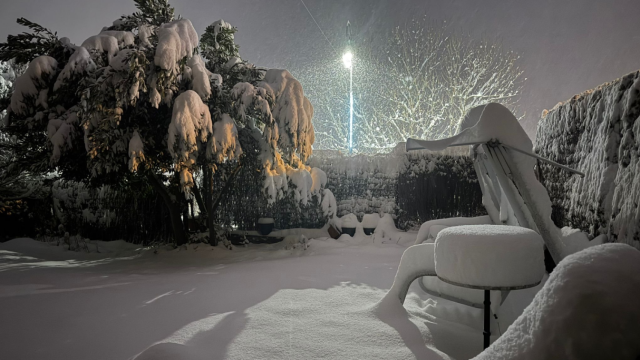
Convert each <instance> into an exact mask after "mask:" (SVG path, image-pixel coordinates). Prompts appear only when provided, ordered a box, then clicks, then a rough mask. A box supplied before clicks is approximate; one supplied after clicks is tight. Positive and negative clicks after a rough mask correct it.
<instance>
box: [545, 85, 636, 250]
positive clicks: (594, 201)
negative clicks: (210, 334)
mask: <svg viewBox="0 0 640 360" xmlns="http://www.w3.org/2000/svg"><path fill="white" fill-rule="evenodd" d="M639 94H640V72H634V73H631V74H629V75H626V76H624V77H622V78H620V79H618V80H615V81H613V82H610V83H607V84H603V85H601V86H599V87H598V88H596V89H594V90H590V91H587V92H584V93H582V94H580V95H576V96H574V97H573V98H572V99H570V100H568V101H566V102H564V103H561V104H558V105H557V106H556V107H555V108H553V109H552V110H550V111H548V112H545V113H544V114H543V117H542V119H541V120H540V123H539V124H538V130H537V137H536V144H535V151H536V153H538V154H539V155H541V156H543V157H546V158H549V159H551V160H554V161H557V162H559V163H562V164H565V165H568V166H569V167H572V168H574V169H577V170H580V171H582V172H584V173H585V174H586V176H585V177H584V178H581V177H577V176H571V174H570V173H568V172H565V171H563V170H561V169H559V168H557V167H553V166H550V165H546V164H542V166H541V174H542V178H543V179H542V180H543V181H542V182H543V184H544V185H545V186H546V188H547V190H548V191H549V195H550V196H551V199H552V202H553V213H552V217H553V220H554V221H555V222H556V225H558V226H561V227H562V226H571V227H574V228H580V229H581V230H583V231H585V232H588V233H590V235H592V236H596V235H599V234H608V235H609V240H611V241H618V242H624V243H627V244H630V245H632V246H635V247H636V248H640V210H639V208H638V204H639V203H640V177H638V175H637V174H638V173H639V172H640V159H639V156H638V155H639V154H638V149H639V147H640V137H639V133H640V118H639V117H640V96H639Z"/></svg>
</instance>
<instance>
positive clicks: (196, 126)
mask: <svg viewBox="0 0 640 360" xmlns="http://www.w3.org/2000/svg"><path fill="white" fill-rule="evenodd" d="M212 132H213V128H212V123H211V114H210V113H209V107H207V106H206V105H205V104H204V103H203V102H202V100H201V99H200V96H199V95H198V94H197V93H196V92H195V91H193V90H187V91H185V92H183V93H182V94H180V95H179V96H178V97H177V98H176V100H175V103H174V105H173V115H172V116H171V124H169V129H168V138H167V148H168V149H169V153H170V154H171V156H172V157H173V159H174V162H175V164H176V165H177V167H178V168H179V169H181V168H183V167H187V168H188V167H191V166H193V165H194V164H195V162H196V158H197V152H198V148H199V147H201V146H202V145H203V144H204V143H206V142H207V140H208V137H209V135H210V134H211V133H212ZM181 177H182V175H181Z"/></svg>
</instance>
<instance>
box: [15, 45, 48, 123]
mask: <svg viewBox="0 0 640 360" xmlns="http://www.w3.org/2000/svg"><path fill="white" fill-rule="evenodd" d="M57 67H58V62H57V61H56V60H55V59H54V58H52V57H50V56H44V55H43V56H38V57H37V58H35V59H33V61H31V62H30V63H29V67H28V68H27V71H25V73H24V74H22V75H20V76H19V77H18V78H17V79H16V81H15V83H14V86H15V88H14V91H13V94H12V95H11V105H10V109H11V111H12V112H13V113H15V114H24V113H25V111H26V110H27V106H26V105H25V103H24V100H25V96H32V97H37V100H36V105H41V106H42V107H43V108H45V109H46V108H48V105H47V93H48V90H49V89H48V86H47V84H46V83H45V82H44V80H43V77H44V75H53V74H55V72H56V71H57Z"/></svg>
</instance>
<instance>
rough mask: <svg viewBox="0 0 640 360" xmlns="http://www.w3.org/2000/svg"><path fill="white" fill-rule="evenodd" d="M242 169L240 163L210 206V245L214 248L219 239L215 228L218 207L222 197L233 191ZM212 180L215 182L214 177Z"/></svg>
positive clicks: (208, 222) (208, 220) (208, 221)
mask: <svg viewBox="0 0 640 360" xmlns="http://www.w3.org/2000/svg"><path fill="white" fill-rule="evenodd" d="M241 168H242V164H240V163H238V166H236V168H235V169H233V171H232V172H231V174H229V177H228V178H227V181H226V182H225V184H224V187H223V188H222V190H221V191H220V193H219V194H218V197H217V198H216V200H215V201H213V202H212V203H211V205H210V206H211V207H210V208H209V211H208V213H209V217H208V218H207V227H209V243H210V244H211V245H213V246H218V238H217V237H216V231H215V227H214V220H215V213H216V210H218V206H219V205H220V200H222V197H223V196H224V195H225V194H226V193H228V192H229V189H231V186H232V185H233V180H234V179H235V178H236V176H237V175H238V173H239V172H240V169H241ZM211 178H212V180H213V177H211ZM212 185H213V184H212ZM209 199H211V198H209Z"/></svg>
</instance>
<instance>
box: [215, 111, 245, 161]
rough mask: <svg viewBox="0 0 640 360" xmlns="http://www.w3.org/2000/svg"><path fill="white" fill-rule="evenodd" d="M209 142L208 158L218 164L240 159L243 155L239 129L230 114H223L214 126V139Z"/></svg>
mask: <svg viewBox="0 0 640 360" xmlns="http://www.w3.org/2000/svg"><path fill="white" fill-rule="evenodd" d="M209 142H210V145H209V146H208V147H207V158H209V159H213V160H215V161H216V162H219V163H221V162H223V161H225V160H233V159H239V158H240V155H242V148H241V147H240V142H239V141H238V129H237V128H236V123H235V121H233V119H232V118H231V117H230V116H229V114H222V116H221V117H220V120H218V121H216V122H215V123H214V124H213V137H212V138H211V139H210V140H209Z"/></svg>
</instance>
